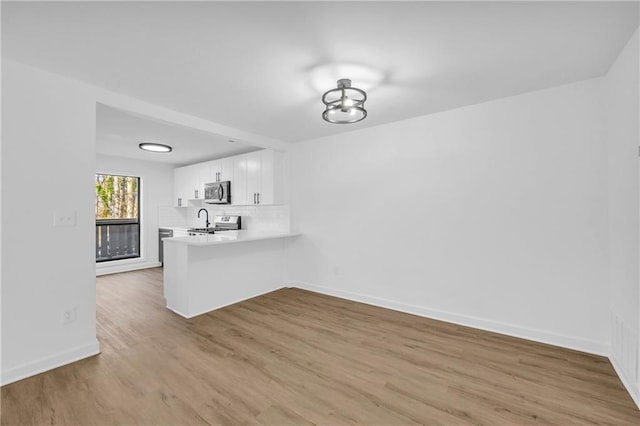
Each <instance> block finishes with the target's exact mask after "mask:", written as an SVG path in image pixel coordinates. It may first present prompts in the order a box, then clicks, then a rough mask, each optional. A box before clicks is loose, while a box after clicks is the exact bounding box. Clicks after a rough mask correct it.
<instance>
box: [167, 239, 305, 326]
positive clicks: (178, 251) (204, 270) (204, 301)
mask: <svg viewBox="0 0 640 426" xmlns="http://www.w3.org/2000/svg"><path fill="white" fill-rule="evenodd" d="M298 235H299V234H295V233H290V232H254V231H249V230H239V231H225V232H221V233H216V234H212V235H199V236H188V237H176V238H167V239H165V240H164V297H165V299H166V301H167V308H169V309H171V310H172V311H174V312H176V313H177V314H179V315H181V316H183V317H185V318H192V317H194V316H196V315H200V314H203V313H206V312H209V311H212V310H214V309H218V308H222V307H224V306H227V305H231V304H233V303H236V302H239V301H241V300H245V299H248V298H251V297H255V296H258V295H261V294H264V293H268V292H270V291H273V290H277V289H278V288H281V287H282V286H283V285H284V284H285V283H286V280H287V277H286V268H285V249H286V247H287V245H288V244H289V241H290V240H291V239H292V238H295V237H296V236H298Z"/></svg>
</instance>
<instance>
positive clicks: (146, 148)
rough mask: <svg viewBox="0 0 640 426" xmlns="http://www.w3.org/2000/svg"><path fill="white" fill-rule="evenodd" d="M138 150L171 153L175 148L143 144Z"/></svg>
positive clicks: (148, 143) (156, 144)
mask: <svg viewBox="0 0 640 426" xmlns="http://www.w3.org/2000/svg"><path fill="white" fill-rule="evenodd" d="M138 148H140V149H141V150H143V151H151V152H171V151H172V150H173V148H171V147H170V146H169V145H163V144H161V143H151V142H144V143H141V144H140V145H138Z"/></svg>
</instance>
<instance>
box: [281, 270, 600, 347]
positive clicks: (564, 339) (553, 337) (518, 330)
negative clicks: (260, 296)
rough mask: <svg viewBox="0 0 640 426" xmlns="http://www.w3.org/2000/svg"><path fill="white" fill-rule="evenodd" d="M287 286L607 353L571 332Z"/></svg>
mask: <svg viewBox="0 0 640 426" xmlns="http://www.w3.org/2000/svg"><path fill="white" fill-rule="evenodd" d="M289 286H290V287H297V288H300V289H303V290H309V291H313V292H316V293H322V294H326V295H329V296H335V297H340V298H342V299H348V300H353V301H354V302H361V303H366V304H369V305H374V306H380V307H382V308H387V309H392V310H394V311H399V312H405V313H408V314H413V315H418V316H421V317H426V318H432V319H436V320H439V321H445V322H450V323H453V324H458V325H464V326H467V327H473V328H478V329H480V330H485V331H491V332H494V333H500V334H506V335H507V336H513V337H519V338H522V339H527V340H533V341H536V342H541V343H546V344H550V345H554V346H560V347H563V348H568V349H574V350H577V351H581V352H588V353H592V354H595V355H601V356H609V345H608V344H606V343H603V342H596V341H592V340H586V339H581V338H578V337H573V336H566V335H562V334H557V333H553V332H549V331H544V330H538V329H533V328H528V327H521V326H517V325H512V324H507V323H503V322H499V321H493V320H487V319H484V318H478V317H473V316H469V315H463V314H458V313H453V312H446V311H441V310H439V309H433V308H429V307H425V306H417V305H411V304H408V303H404V302H398V301H395V300H389V299H384V298H381V297H374V296H367V295H364V294H359V293H352V292H349V291H344V290H339V289H336V288H331V287H324V286H319V285H315V284H309V283H304V282H300V281H293V282H290V283H289Z"/></svg>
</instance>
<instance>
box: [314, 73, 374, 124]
mask: <svg viewBox="0 0 640 426" xmlns="http://www.w3.org/2000/svg"><path fill="white" fill-rule="evenodd" d="M366 100H367V94H366V93H365V92H364V90H361V89H357V88H355V87H351V80H349V79H348V78H341V79H340V80H338V87H337V88H336V89H331V90H329V91H328V92H325V94H324V95H322V103H324V104H325V106H326V108H325V110H324V112H323V113H322V118H324V119H325V121H328V122H329V123H336V124H347V123H357V122H358V121H361V120H364V119H365V117H366V116H367V110H366V109H364V103H365V101H366Z"/></svg>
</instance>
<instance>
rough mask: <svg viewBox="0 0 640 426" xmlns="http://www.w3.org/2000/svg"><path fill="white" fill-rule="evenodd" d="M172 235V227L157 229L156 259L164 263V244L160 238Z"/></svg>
mask: <svg viewBox="0 0 640 426" xmlns="http://www.w3.org/2000/svg"><path fill="white" fill-rule="evenodd" d="M172 237H173V229H167V228H159V230H158V261H160V263H161V264H162V265H164V244H163V242H162V240H164V239H165V238H172Z"/></svg>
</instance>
